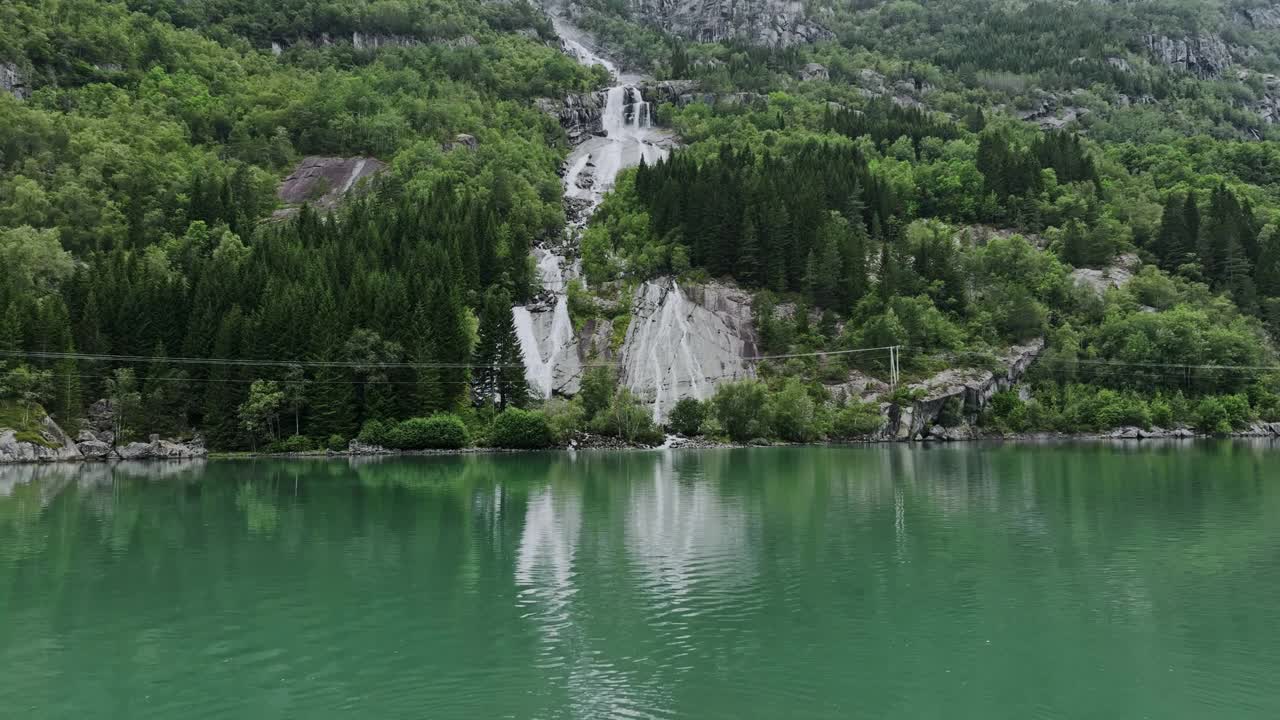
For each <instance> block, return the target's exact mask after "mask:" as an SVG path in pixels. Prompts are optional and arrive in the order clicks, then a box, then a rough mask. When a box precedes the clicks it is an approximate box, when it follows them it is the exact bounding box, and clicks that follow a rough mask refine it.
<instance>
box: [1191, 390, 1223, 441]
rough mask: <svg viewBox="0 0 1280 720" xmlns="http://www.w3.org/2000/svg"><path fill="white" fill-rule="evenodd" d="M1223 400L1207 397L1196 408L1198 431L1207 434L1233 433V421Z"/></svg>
mask: <svg viewBox="0 0 1280 720" xmlns="http://www.w3.org/2000/svg"><path fill="white" fill-rule="evenodd" d="M1228 418H1229V416H1228V415H1227V409H1226V408H1225V407H1223V405H1222V400H1220V399H1218V398H1216V397H1207V398H1204V399H1203V400H1201V401H1200V404H1199V405H1197V406H1196V429H1197V430H1200V431H1201V432H1207V433H1229V432H1231V421H1230V420H1229V419H1228Z"/></svg>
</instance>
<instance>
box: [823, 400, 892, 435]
mask: <svg viewBox="0 0 1280 720" xmlns="http://www.w3.org/2000/svg"><path fill="white" fill-rule="evenodd" d="M883 426H884V418H883V417H882V416H881V415H880V408H879V406H877V405H875V404H874V403H850V404H848V405H846V406H845V407H842V408H838V409H837V410H836V411H835V414H834V416H833V417H832V419H831V437H832V438H833V439H835V440H860V439H863V438H866V437H868V436H870V435H873V434H875V433H877V432H879V431H880V429H881V428H882V427H883Z"/></svg>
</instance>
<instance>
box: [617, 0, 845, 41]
mask: <svg viewBox="0 0 1280 720" xmlns="http://www.w3.org/2000/svg"><path fill="white" fill-rule="evenodd" d="M628 4H629V5H630V9H631V12H632V15H633V16H634V17H637V18H639V19H640V20H642V21H644V22H646V23H648V24H650V25H654V26H656V27H658V28H661V29H662V30H664V31H666V32H669V33H672V34H674V35H682V36H684V37H687V38H689V39H691V40H697V41H699V42H718V41H721V40H729V39H733V38H740V39H746V40H748V41H751V42H756V43H760V44H763V45H770V46H775V47H786V46H788V45H796V44H799V43H807V42H816V41H818V40H827V39H830V38H832V37H834V35H833V34H832V33H831V31H830V30H828V29H827V28H825V27H823V26H822V25H821V24H820V23H819V22H818V21H817V20H815V19H814V18H813V17H811V16H810V15H809V14H808V13H807V12H806V10H805V7H804V3H803V2H799V0H629V3H628Z"/></svg>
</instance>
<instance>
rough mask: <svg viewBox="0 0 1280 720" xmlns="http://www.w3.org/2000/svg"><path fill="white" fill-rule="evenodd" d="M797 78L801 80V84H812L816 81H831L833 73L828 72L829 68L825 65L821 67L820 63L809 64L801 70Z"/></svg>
mask: <svg viewBox="0 0 1280 720" xmlns="http://www.w3.org/2000/svg"><path fill="white" fill-rule="evenodd" d="M797 77H799V78H800V81H801V82H811V81H814V80H830V79H831V73H829V72H827V67H826V66H825V65H819V64H818V63H808V64H807V65H805V66H804V67H802V68H800V72H799V73H798V74H797Z"/></svg>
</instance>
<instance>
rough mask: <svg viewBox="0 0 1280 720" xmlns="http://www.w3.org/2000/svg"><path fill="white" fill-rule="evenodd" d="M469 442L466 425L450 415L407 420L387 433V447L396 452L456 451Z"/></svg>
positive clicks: (440, 414) (438, 414)
mask: <svg viewBox="0 0 1280 720" xmlns="http://www.w3.org/2000/svg"><path fill="white" fill-rule="evenodd" d="M469 441H470V437H469V436H468V433H467V426H466V424H464V423H463V422H462V419H461V418H459V417H458V416H457V415H453V414H450V413H436V414H435V415H432V416H431V417H426V418H409V419H408V420H404V421H401V422H400V423H398V424H396V426H395V427H394V428H391V430H389V431H388V432H387V446H388V447H392V448H395V449H397V450H457V449H460V448H463V447H466V446H467V443H468V442H469Z"/></svg>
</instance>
